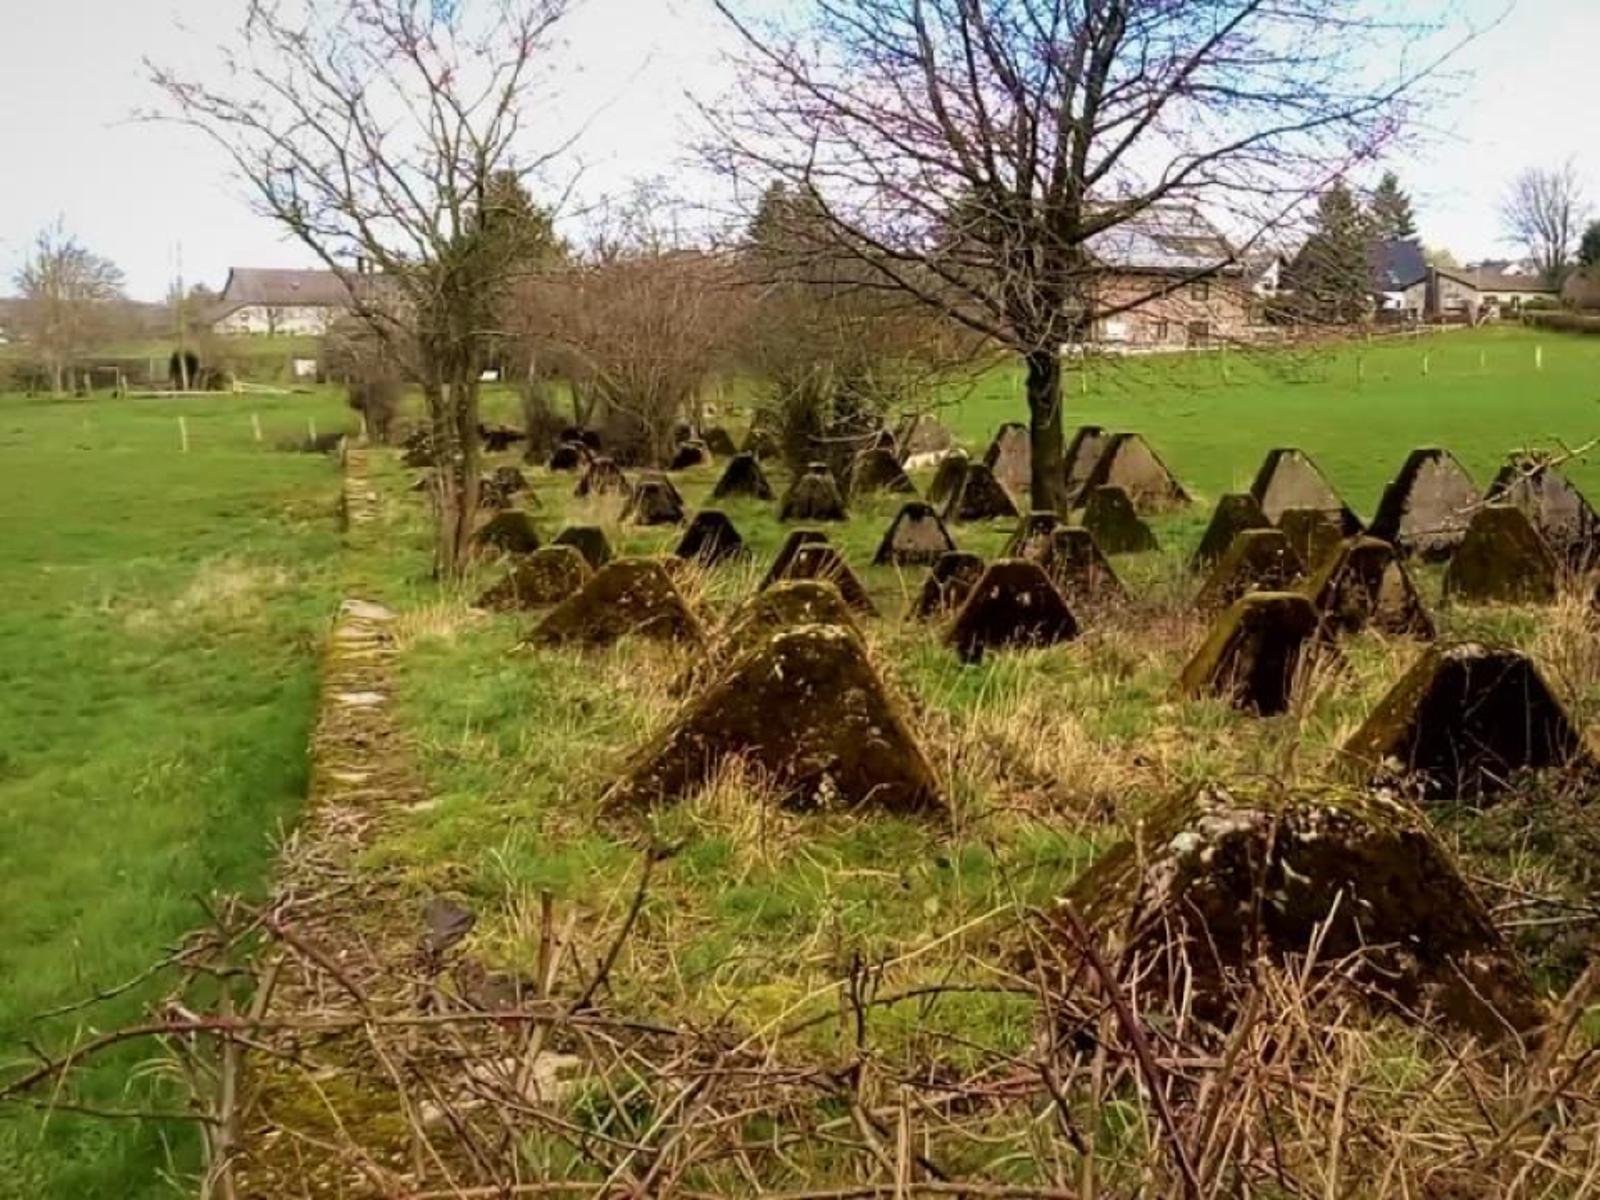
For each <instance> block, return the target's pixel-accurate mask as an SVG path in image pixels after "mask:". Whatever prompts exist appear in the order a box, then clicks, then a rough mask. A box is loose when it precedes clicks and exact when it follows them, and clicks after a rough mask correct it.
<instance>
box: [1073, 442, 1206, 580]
mask: <svg viewBox="0 0 1600 1200" xmlns="http://www.w3.org/2000/svg"><path fill="white" fill-rule="evenodd" d="M1102 487H1119V488H1121V489H1122V490H1123V491H1124V492H1126V493H1127V494H1128V499H1130V500H1132V501H1133V504H1134V507H1135V508H1136V509H1137V510H1138V511H1139V512H1165V511H1167V510H1169V509H1173V508H1181V507H1182V506H1183V505H1185V504H1188V503H1189V493H1188V492H1186V491H1184V489H1183V485H1182V484H1180V483H1179V482H1178V480H1177V477H1176V476H1175V475H1173V473H1172V472H1171V471H1169V470H1168V469H1167V464H1166V463H1164V462H1162V461H1161V457H1160V455H1158V454H1157V453H1156V452H1155V451H1154V450H1152V449H1151V448H1150V443H1148V442H1147V441H1145V440H1144V438H1143V437H1141V436H1140V435H1139V434H1137V433H1114V434H1112V435H1111V436H1110V437H1109V438H1107V439H1106V441H1105V445H1104V446H1103V447H1102V448H1101V451H1100V458H1099V460H1098V461H1096V463H1095V464H1094V469H1093V470H1092V471H1090V472H1089V477H1088V478H1087V479H1085V480H1084V481H1083V488H1082V491H1081V495H1080V500H1081V501H1082V502H1084V503H1087V500H1088V497H1089V496H1091V495H1093V493H1094V490H1095V489H1096V488H1102ZM1102 549H1104V550H1106V552H1107V553H1110V552H1111V548H1110V547H1109V546H1105V545H1103V544H1102Z"/></svg>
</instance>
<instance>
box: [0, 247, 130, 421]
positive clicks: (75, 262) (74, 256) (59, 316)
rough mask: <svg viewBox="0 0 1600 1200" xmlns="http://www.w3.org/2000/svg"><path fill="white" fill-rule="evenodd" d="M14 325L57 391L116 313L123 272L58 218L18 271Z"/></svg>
mask: <svg viewBox="0 0 1600 1200" xmlns="http://www.w3.org/2000/svg"><path fill="white" fill-rule="evenodd" d="M16 286H17V291H18V293H19V298H20V300H21V303H20V304H19V305H18V306H17V310H16V316H17V328H18V331H19V332H20V333H21V335H22V337H23V340H24V341H26V342H27V343H28V344H29V345H30V346H31V347H32V348H33V349H34V350H35V351H36V352H37V353H38V355H39V358H40V360H41V361H42V363H43V366H44V368H45V370H46V372H47V373H48V374H49V377H50V389H51V391H53V392H54V393H55V394H56V395H58V396H59V395H60V394H61V393H62V392H63V391H65V390H66V385H67V383H68V382H69V381H68V378H67V375H68V372H69V368H70V367H71V365H72V363H73V361H74V360H75V359H76V358H77V357H78V356H79V355H80V354H82V353H83V352H84V351H85V350H87V349H89V348H90V347H91V346H92V345H93V344H94V343H95V341H97V340H99V339H101V338H102V337H104V336H105V335H106V334H107V332H108V331H109V330H110V329H111V328H112V326H113V324H114V323H115V322H116V320H117V318H118V317H119V315H120V314H119V313H118V311H117V306H118V302H119V301H121V300H122V298H123V297H122V270H121V268H119V267H118V266H117V265H116V264H115V263H113V262H112V261H111V260H110V259H108V258H102V257H100V256H99V255H98V254H95V253H94V252H93V251H91V250H89V249H88V248H86V247H85V246H83V245H82V244H81V243H80V242H79V241H78V240H77V239H76V238H75V237H73V236H72V235H71V234H69V233H68V232H67V231H66V229H65V227H64V226H63V225H62V224H61V223H60V222H57V223H56V224H55V225H54V226H52V227H50V228H48V229H44V230H41V231H40V233H39V236H38V237H37V238H36V239H34V243H33V252H32V253H31V254H30V255H29V256H28V258H27V260H26V261H25V262H24V263H23V264H22V269H21V270H19V271H18V272H17V276H16Z"/></svg>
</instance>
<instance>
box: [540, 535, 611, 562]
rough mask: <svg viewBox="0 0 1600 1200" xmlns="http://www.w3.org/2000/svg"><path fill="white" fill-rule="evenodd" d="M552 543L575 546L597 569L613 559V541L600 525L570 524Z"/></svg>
mask: <svg viewBox="0 0 1600 1200" xmlns="http://www.w3.org/2000/svg"><path fill="white" fill-rule="evenodd" d="M551 544H552V545H556V546H571V547H573V548H574V549H575V550H577V551H578V553H579V554H581V555H583V557H584V560H585V561H586V562H588V564H589V566H590V567H591V568H592V569H593V570H596V571H598V570H599V569H600V568H601V567H603V566H605V565H606V564H607V563H608V562H610V561H611V543H610V541H608V540H607V538H606V531H605V530H604V529H601V528H600V526H598V525H568V526H567V527H566V528H565V529H563V530H562V531H561V532H560V533H558V534H556V536H555V541H554V542H552V543H551Z"/></svg>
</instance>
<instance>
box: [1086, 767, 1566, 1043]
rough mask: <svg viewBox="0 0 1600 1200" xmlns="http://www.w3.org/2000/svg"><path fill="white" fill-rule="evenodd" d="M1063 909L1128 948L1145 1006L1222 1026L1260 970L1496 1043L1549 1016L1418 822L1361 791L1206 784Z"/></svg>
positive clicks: (1161, 815) (1152, 821)
mask: <svg viewBox="0 0 1600 1200" xmlns="http://www.w3.org/2000/svg"><path fill="white" fill-rule="evenodd" d="M1067 901H1068V903H1069V904H1070V905H1071V907H1072V908H1073V910H1075V911H1076V912H1077V913H1079V914H1080V916H1081V918H1082V919H1083V921H1084V923H1085V924H1086V925H1087V926H1088V927H1089V929H1090V931H1091V933H1092V934H1093V935H1096V936H1110V935H1115V936H1117V937H1118V938H1119V939H1124V940H1125V941H1126V950H1125V953H1127V954H1128V955H1129V956H1130V957H1129V960H1128V962H1129V966H1130V968H1131V970H1133V971H1134V972H1136V973H1137V975H1138V977H1140V978H1141V979H1143V980H1144V983H1143V985H1142V986H1143V989H1144V991H1145V994H1147V995H1148V996H1150V997H1152V999H1153V1000H1154V1001H1155V1002H1157V1003H1159V1002H1160V1001H1159V997H1162V996H1166V995H1169V994H1171V993H1173V992H1181V993H1182V994H1183V995H1184V996H1185V997H1186V1000H1187V1001H1188V1003H1189V1004H1190V1005H1191V1006H1192V1010H1193V1011H1194V1012H1196V1013H1197V1014H1198V1015H1200V1016H1202V1017H1204V1018H1205V1019H1207V1020H1210V1021H1214V1022H1216V1023H1219V1024H1226V1023H1227V1022H1228V1021H1229V1020H1230V1018H1231V1017H1232V1016H1233V1015H1236V1014H1237V1012H1238V1011H1239V1009H1240V1007H1241V1005H1242V1003H1243V1001H1244V997H1245V994H1246V993H1247V992H1248V989H1249V980H1250V979H1251V977H1252V970H1251V967H1252V964H1253V963H1254V962H1255V961H1256V960H1257V958H1258V957H1265V958H1267V959H1268V960H1269V961H1276V962H1279V963H1280V964H1281V966H1282V968H1283V969H1285V970H1287V971H1289V972H1291V973H1295V974H1298V973H1300V972H1304V971H1307V970H1312V971H1314V972H1315V976H1314V977H1315V978H1316V979H1318V980H1324V979H1329V978H1330V977H1331V976H1332V975H1333V974H1334V973H1336V972H1341V971H1349V970H1351V969H1354V970H1355V971H1356V972H1357V975H1356V983H1357V984H1358V985H1359V988H1360V992H1359V995H1360V996H1361V998H1362V999H1363V1000H1365V1001H1367V1002H1369V1003H1375V1004H1376V1005H1377V1006H1378V1007H1379V1008H1380V1009H1383V1010H1388V1011H1391V1012H1394V1013H1396V1014H1397V1015H1399V1016H1401V1017H1402V1018H1405V1019H1413V1020H1414V1019H1416V1018H1417V1017H1419V1016H1420V1017H1422V1018H1424V1019H1434V1018H1437V1019H1440V1020H1442V1021H1444V1022H1445V1023H1447V1024H1449V1025H1450V1026H1452V1027H1454V1028H1455V1029H1457V1030H1459V1031H1464V1032H1467V1033H1469V1034H1473V1035H1476V1036H1477V1037H1479V1038H1480V1039H1484V1040H1487V1041H1491V1042H1494V1041H1501V1040H1503V1039H1504V1038H1505V1037H1506V1036H1507V1034H1508V1032H1513V1033H1515V1034H1523V1035H1531V1034H1533V1033H1534V1032H1535V1031H1536V1030H1537V1029H1538V1028H1539V1026H1540V1025H1541V1024H1542V1023H1543V1022H1544V1020H1545V1018H1546V1012H1545V1008H1544V1005H1543V1004H1542V1003H1541V1002H1540V1001H1539V999H1538V993H1537V991H1536V990H1535V988H1534V986H1533V983H1532V981H1531V980H1530V978H1529V976H1528V973H1527V971H1526V969H1525V968H1524V967H1523V965H1522V962H1521V961H1520V959H1519V958H1518V957H1517V955H1516V953H1515V952H1514V951H1513V950H1512V949H1511V948H1510V947H1508V946H1507V945H1506V944H1505V942H1504V940H1503V939H1502V938H1501V936H1500V934H1499V932H1498V931H1497V929H1496V927H1495V923H1494V921H1493V919H1492V918H1491V915H1490V913H1489V911H1488V910H1487V908H1486V907H1485V906H1484V904H1483V902H1482V900H1481V899H1479V897H1478V896H1477V895H1476V893H1475V892H1474V891H1473V889H1472V888H1471V886H1470V885H1469V884H1468V883H1467V881H1466V880H1465V879H1464V878H1463V876H1462V875H1461V872H1460V870H1459V869H1458V868H1457V866H1456V864H1455V862H1454V860H1453V858H1452V856H1451V855H1450V853H1449V851H1448V850H1447V849H1446V848H1445V847H1444V846H1443V845H1442V844H1441V843H1440V841H1439V839H1438V837H1437V836H1436V835H1435V833H1434V832H1433V830H1432V829H1431V828H1430V826H1429V824H1428V822H1427V820H1426V818H1424V817H1423V815H1422V814H1421V813H1420V812H1418V811H1417V810H1416V809H1415V808H1413V807H1412V806H1410V805H1408V804H1405V803H1402V802H1399V801H1396V800H1392V799H1389V798H1386V797H1384V796H1381V795H1374V794H1372V793H1369V792H1364V791H1360V790H1358V789H1354V788H1332V787H1325V788H1319V789H1301V790H1295V791H1289V790H1287V789H1284V788H1269V787H1266V786H1261V787H1253V788H1247V787H1245V786H1237V787H1230V788H1226V789H1225V788H1223V787H1220V786H1218V785H1216V784H1206V785H1204V786H1202V787H1200V788H1198V789H1196V790H1195V791H1194V792H1192V793H1189V794H1186V795H1183V796H1180V797H1177V798H1175V799H1174V800H1171V801H1168V802H1167V803H1165V804H1161V805H1157V806H1156V808H1155V810H1154V811H1153V812H1152V813H1150V814H1149V815H1148V816H1147V817H1146V818H1145V819H1144V820H1142V821H1141V828H1140V834H1139V837H1138V840H1137V843H1135V842H1134V841H1131V840H1130V841H1125V842H1122V843H1120V844H1119V845H1116V846H1113V847H1111V848H1110V849H1108V850H1107V851H1106V852H1105V854H1103V855H1102V856H1101V857H1100V858H1099V859H1097V860H1096V861H1095V864H1094V865H1093V866H1092V867H1091V868H1089V870H1088V871H1086V872H1085V873H1084V874H1083V876H1081V877H1080V878H1079V880H1078V881H1077V882H1076V883H1075V884H1074V885H1073V887H1072V889H1071V891H1070V892H1069V893H1068V896H1067Z"/></svg>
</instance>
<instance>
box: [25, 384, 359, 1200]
mask: <svg viewBox="0 0 1600 1200" xmlns="http://www.w3.org/2000/svg"><path fill="white" fill-rule="evenodd" d="M251 411H255V412H257V413H258V414H259V417H260V421H261V424H262V428H263V434H264V437H265V438H267V439H268V440H267V441H266V442H264V443H261V444H258V443H257V442H256V441H255V440H254V431H253V428H252V425H251V423H250V413H251ZM180 416H181V417H183V418H184V421H185V423H186V425H187V427H188V430H189V437H190V449H189V451H188V452H187V453H184V452H182V451H181V449H180V440H179V427H178V418H179V417H180ZM308 418H310V419H317V420H321V421H322V422H324V424H327V423H329V422H331V421H335V420H341V419H343V418H342V417H341V415H340V414H339V412H338V409H337V408H336V407H335V402H333V401H331V400H330V398H329V397H327V396H326V395H318V396H308V397H292V398H287V399H269V398H255V399H253V400H251V401H250V402H249V407H244V406H243V405H242V402H240V401H237V400H235V399H234V398H232V397H223V396H201V397H195V398H193V399H185V400H123V401H110V400H107V399H95V400H92V401H81V402H50V401H48V400H44V399H35V400H28V399H25V398H22V397H10V396H8V397H4V398H0V480H3V481H4V482H3V483H0V492H3V495H4V502H3V507H4V519H3V521H0V595H4V597H5V603H4V605H3V610H0V675H3V677H4V679H5V687H4V688H0V821H3V823H4V827H5V836H4V838H3V839H0V911H4V913H5V917H4V921H3V926H4V930H5V936H4V937H3V938H0V1042H3V1044H4V1047H5V1051H4V1057H5V1059H6V1060H7V1061H9V1062H15V1061H18V1060H20V1059H23V1058H25V1057H26V1055H25V1051H24V1047H25V1045H26V1044H28V1043H34V1042H43V1043H50V1044H53V1043H56V1042H58V1041H59V1040H60V1039H62V1038H65V1037H70V1036H72V1034H73V1033H74V1031H81V1030H84V1029H88V1028H92V1027H103V1025H104V1024H105V1023H107V1022H112V1023H114V1022H116V1021H118V1020H122V1019H128V1018H130V1017H132V1016H135V1015H137V1014H138V1013H139V1012H140V1009H141V1004H142V1003H144V1002H147V1001H148V1000H149V999H150V998H151V995H152V993H151V992H150V990H149V989H144V990H138V989H136V990H134V991H132V992H130V993H128V994H126V995H124V996H121V997H119V998H118V999H117V1000H115V1001H113V1002H111V1003H109V1004H108V1005H107V1006H106V1007H105V1008H104V1010H96V1011H94V1012H90V1013H85V1012H82V1011H73V1012H70V1013H66V1014H63V1015H61V1016H59V1017H56V1018H53V1019H51V1020H48V1021H44V1022H38V1021H35V1020H34V1018H35V1017H36V1016H37V1015H38V1014H40V1013H43V1012H45V1011H46V1010H49V1009H53V1008H57V1007H59V1006H63V1005H68V1004H72V1003H74V1002H76V1001H80V1000H83V999H85V998H87V997H89V996H91V995H93V994H94V993H96V992H99V991H102V990H105V989H110V988H113V987H115V986H117V985H119V984H121V983H122V982H123V981H124V980H127V979H129V978H132V977H133V976H135V975H137V974H138V973H139V972H141V971H142V970H143V969H144V968H146V967H148V966H149V965H150V964H151V963H152V962H153V961H155V960H156V959H157V958H159V957H161V955H162V954H163V953H164V948H166V947H168V946H170V945H172V944H175V943H176V941H177V940H178V939H179V938H180V937H181V936H182V935H183V934H184V933H185V932H186V931H188V930H190V929H192V928H194V927H195V926H196V925H197V924H199V923H200V922H201V921H203V919H204V908H203V906H202V904H203V902H208V901H209V899H210V898H211V897H213V896H214V895H216V894H217V893H221V892H227V891H233V890H242V891H245V892H247V893H254V892H257V891H258V890H259V886H260V883H261V880H262V877H263V873H264V871H265V868H266V866H267V864H268V862H269V861H270V857H271V852H272V844H271V841H272V838H273V836H274V834H275V833H276V832H277V831H278V830H279V829H280V827H282V826H283V825H285V824H287V823H291V822H293V821H294V820H295V818H296V816H297V815H298V812H299V806H300V803H301V799H302V797H303V794H304V783H305V775H306V768H305V742H306V736H307V732H308V727H309V722H310V719H311V716H312V712H313V709H314V704H315V699H316V684H317V661H318V657H319V654H320V648H321V642H322V638H323V632H324V630H325V629H326V627H327V622H328V613H329V610H330V607H331V605H332V603H333V601H334V595H335V594H334V591H333V580H334V577H335V572H336V568H337V549H338V538H337V534H336V532H335V529H334V521H333V513H334V501H335V497H336V495H337V486H338V480H337V474H336V471H335V469H334V468H333V467H332V466H331V465H330V463H329V461H328V460H327V459H326V458H323V457H320V456H307V455H299V454H281V453H276V452H274V451H273V449H272V445H271V442H272V440H273V439H277V438H283V437H294V436H303V435H304V433H305V429H306V422H307V420H308ZM143 1057H146V1056H145V1055H144V1054H142V1053H127V1054H121V1055H118V1056H115V1057H113V1058H111V1059H109V1060H107V1061H106V1062H104V1063H103V1064H101V1065H100V1066H99V1067H98V1068H97V1069H96V1070H95V1071H94V1072H93V1074H92V1076H91V1077H90V1079H89V1087H88V1089H87V1096H88V1099H89V1100H90V1101H91V1102H94V1103H98V1104H101V1105H105V1106H115V1105H117V1104H120V1103H122V1102H123V1101H124V1100H127V1099H129V1098H130V1097H137V1096H140V1095H142V1094H143V1092H144V1089H143V1085H141V1084H139V1083H138V1082H137V1081H136V1080H135V1079H134V1070H135V1068H136V1067H137V1065H138V1064H139V1063H140V1061H141V1059H142V1058H143ZM167 1136H176V1137H177V1139H178V1141H177V1145H176V1147H175V1148H174V1150H173V1152H174V1153H175V1154H176V1162H177V1163H178V1164H179V1165H181V1166H183V1167H185V1168H187V1167H190V1166H192V1154H191V1152H190V1151H191V1150H192V1147H189V1146H188V1145H187V1138H188V1131H187V1130H184V1129H183V1128H182V1127H181V1126H179V1127H172V1128H168V1129H162V1128H160V1127H156V1126H140V1125H135V1124H132V1123H129V1122H126V1121H121V1122H96V1121H84V1120H79V1119H77V1118H74V1117H72V1116H71V1115H69V1114H66V1113H58V1114H56V1115H55V1116H54V1117H53V1119H52V1120H51V1121H50V1122H49V1123H48V1124H46V1123H45V1122H44V1121H43V1120H41V1119H39V1118H37V1117H32V1116H27V1115H24V1114H23V1113H21V1112H19V1111H17V1110H13V1111H11V1112H8V1113H7V1120H6V1121H5V1123H4V1124H0V1196H5V1197H7V1198H8V1200H9V1198H11V1197H18V1198H20V1197H38V1196H84V1195H107V1196H109V1195H116V1196H130V1197H131V1196H146V1195H162V1194H167V1192H166V1189H165V1187H164V1186H163V1184H162V1182H161V1179H160V1173H161V1172H162V1171H164V1170H165V1169H166V1168H167V1166H168V1147H167V1146H166V1145H164V1139H165V1137H167Z"/></svg>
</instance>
